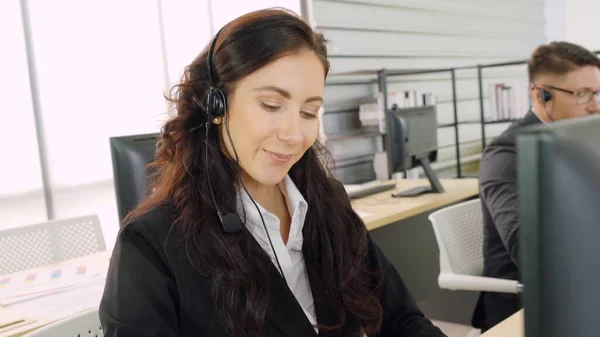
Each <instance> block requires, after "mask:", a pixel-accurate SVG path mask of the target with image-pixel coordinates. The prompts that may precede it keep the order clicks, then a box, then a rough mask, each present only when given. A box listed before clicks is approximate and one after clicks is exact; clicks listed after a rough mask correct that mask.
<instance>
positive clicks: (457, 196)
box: [352, 178, 479, 230]
mask: <svg viewBox="0 0 600 337" xmlns="http://www.w3.org/2000/svg"><path fill="white" fill-rule="evenodd" d="M440 181H441V183H442V186H444V189H445V190H446V191H445V192H444V193H428V194H423V195H420V196H418V197H404V198H394V197H392V196H391V195H392V193H393V192H395V191H402V190H405V189H409V188H411V187H416V186H429V181H428V180H426V179H415V180H413V179H406V180H398V184H397V187H396V189H395V190H388V191H384V192H380V193H377V194H374V195H371V196H368V197H366V198H361V199H356V200H353V201H352V207H353V208H354V210H356V211H357V213H358V214H359V215H360V216H361V217H362V219H363V221H364V222H365V225H366V226H367V229H368V230H373V229H377V228H380V227H383V226H386V225H389V224H391V223H394V222H396V221H400V220H403V219H406V218H410V217H412V216H415V215H417V214H421V213H425V212H428V211H431V210H433V209H436V208H441V207H444V206H446V205H450V204H452V203H455V202H458V201H461V200H464V199H467V198H471V197H474V196H477V195H478V193H479V191H478V182H477V179H473V178H465V179H440ZM365 213H367V214H368V215H366V216H365V215H363V214H365Z"/></svg>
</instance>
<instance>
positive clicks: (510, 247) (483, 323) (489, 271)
mask: <svg viewBox="0 0 600 337" xmlns="http://www.w3.org/2000/svg"><path fill="white" fill-rule="evenodd" d="M539 123H541V121H540V119H539V118H538V117H537V116H536V115H535V113H533V112H532V111H529V112H528V113H527V115H525V117H523V118H522V119H520V120H518V121H517V122H515V123H514V124H513V125H511V126H510V127H509V128H508V129H507V130H506V131H504V132H503V133H502V134H501V135H500V136H498V137H497V138H496V139H494V140H493V141H492V142H491V143H490V144H489V145H488V146H487V147H486V148H485V150H484V152H483V155H482V157H481V161H480V167H479V195H480V197H481V201H482V207H483V226H484V229H483V234H484V242H483V256H484V268H483V276H487V277H495V278H503V279H509V280H520V273H519V247H518V234H519V223H518V221H517V207H518V204H517V163H516V160H517V156H516V145H515V140H516V135H517V133H518V132H519V131H520V130H522V129H523V128H524V127H526V126H529V125H534V124H539ZM520 308H521V300H520V297H519V296H518V295H516V294H503V293H489V292H482V293H481V296H480V297H479V302H478V303H477V307H476V308H475V313H474V315H473V322H472V323H473V326H475V327H477V328H480V329H482V330H483V331H485V330H487V329H489V328H491V327H492V326H494V325H496V324H498V323H500V322H501V321H503V320H504V319H506V318H507V317H509V316H510V315H512V314H513V313H515V312H517V311H518V310H519V309H520Z"/></svg>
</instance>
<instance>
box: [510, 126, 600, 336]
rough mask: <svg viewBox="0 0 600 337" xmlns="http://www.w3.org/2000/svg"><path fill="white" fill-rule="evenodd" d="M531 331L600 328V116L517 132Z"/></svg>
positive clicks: (580, 332) (582, 332)
mask: <svg viewBox="0 0 600 337" xmlns="http://www.w3.org/2000/svg"><path fill="white" fill-rule="evenodd" d="M517 153H518V155H517V158H518V191H519V223H520V225H521V229H520V251H521V257H520V258H521V266H520V270H521V276H522V279H523V283H524V294H523V301H524V308H525V332H526V336H527V337H542V336H543V337H559V336H560V337H564V336H569V337H582V336H592V335H597V333H596V330H597V329H598V318H599V317H600V316H599V315H600V116H594V117H586V118H581V119H577V120H571V121H566V122H557V123H554V124H553V125H552V126H548V125H540V126H538V127H536V128H534V129H532V130H530V132H525V133H524V134H522V135H520V136H518V138H517Z"/></svg>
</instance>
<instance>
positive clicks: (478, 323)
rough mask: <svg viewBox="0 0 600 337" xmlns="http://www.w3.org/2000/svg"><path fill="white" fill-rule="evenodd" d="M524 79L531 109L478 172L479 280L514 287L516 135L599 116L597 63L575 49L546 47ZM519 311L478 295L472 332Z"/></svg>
mask: <svg viewBox="0 0 600 337" xmlns="http://www.w3.org/2000/svg"><path fill="white" fill-rule="evenodd" d="M528 75H529V84H530V89H531V91H530V92H531V97H532V102H533V104H532V105H533V106H532V107H531V109H530V111H529V112H528V113H527V114H526V115H525V117H523V118H522V119H520V120H518V121H517V122H515V123H514V124H513V125H511V126H510V127H509V128H508V129H507V130H506V131H505V132H504V133H502V134H501V135H500V136H498V137H497V138H496V139H494V140H493V141H492V142H491V143H490V144H489V145H488V146H487V147H486V149H485V150H484V152H483V155H482V157H481V162H480V169H479V194H480V197H481V201H482V204H483V206H482V207H483V224H484V243H483V255H484V271H483V276H487V277H494V278H502V279H509V280H519V281H520V280H521V277H520V272H519V262H520V260H519V246H518V244H519V238H518V236H519V227H520V225H519V222H518V219H517V207H518V204H517V172H516V146H515V137H516V134H517V133H518V131H520V130H521V129H522V128H524V127H526V126H529V125H533V124H539V123H551V122H553V121H557V120H563V119H569V118H576V117H581V116H587V115H590V114H593V113H598V112H600V59H598V57H597V56H596V55H594V54H593V53H592V52H590V51H589V50H587V49H585V48H583V47H581V46H578V45H575V44H572V43H567V42H552V43H550V44H547V45H542V46H540V47H538V48H537V49H536V50H535V51H534V52H533V54H532V55H531V59H530V60H529V62H528ZM599 132H600V131H599ZM520 308H521V301H520V297H519V295H516V294H503V293H490V292H483V293H482V294H481V296H480V298H479V302H478V303H477V307H476V308H475V313H474V315H473V322H472V323H473V326H475V327H476V328H480V329H481V330H482V331H486V330H488V329H489V328H491V327H493V326H494V325H496V324H498V323H500V322H501V321H503V320H504V319H506V318H507V317H509V316H510V315H512V314H513V313H515V312H517V311H518V310H519V309H520Z"/></svg>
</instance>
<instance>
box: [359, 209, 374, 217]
mask: <svg viewBox="0 0 600 337" xmlns="http://www.w3.org/2000/svg"><path fill="white" fill-rule="evenodd" d="M355 212H356V214H358V216H359V217H361V218H368V217H370V216H373V214H372V213H369V212H363V211H359V210H355Z"/></svg>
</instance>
